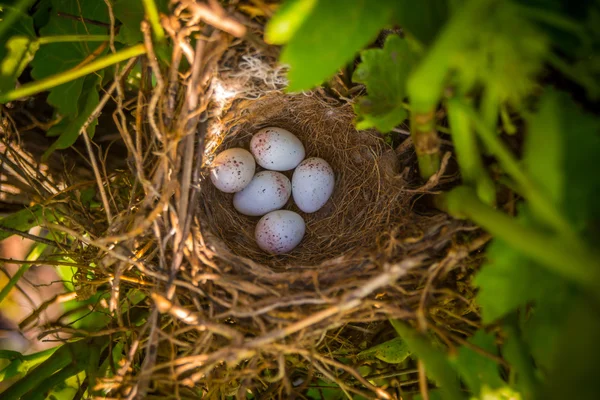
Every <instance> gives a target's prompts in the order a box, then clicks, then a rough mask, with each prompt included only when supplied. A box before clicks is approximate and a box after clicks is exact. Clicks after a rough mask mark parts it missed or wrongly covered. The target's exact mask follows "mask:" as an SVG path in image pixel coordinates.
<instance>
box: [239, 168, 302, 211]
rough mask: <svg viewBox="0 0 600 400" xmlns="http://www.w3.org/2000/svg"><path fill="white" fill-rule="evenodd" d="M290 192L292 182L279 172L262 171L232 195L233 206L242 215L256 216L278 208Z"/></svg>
mask: <svg viewBox="0 0 600 400" xmlns="http://www.w3.org/2000/svg"><path fill="white" fill-rule="evenodd" d="M291 194H292V184H291V183H290V180H289V179H288V178H287V176H285V175H283V174H282V173H280V172H274V171H262V172H259V173H258V174H256V175H254V178H252V181H251V182H250V184H249V185H248V186H246V187H245V188H244V189H243V190H241V191H239V192H237V193H236V194H235V195H234V196H233V206H234V207H235V209H236V210H238V211H239V212H241V213H242V214H244V215H250V216H258V215H265V214H266V213H268V212H271V211H275V210H279V209H280V208H281V207H283V206H284V205H285V203H287V201H288V199H289V198H290V196H291Z"/></svg>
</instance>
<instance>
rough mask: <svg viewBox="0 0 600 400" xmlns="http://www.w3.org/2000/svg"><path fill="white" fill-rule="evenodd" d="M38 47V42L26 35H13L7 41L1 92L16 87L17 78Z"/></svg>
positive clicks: (1, 65) (0, 76) (0, 71)
mask: <svg viewBox="0 0 600 400" xmlns="http://www.w3.org/2000/svg"><path fill="white" fill-rule="evenodd" d="M38 48H39V44H38V43H37V42H35V41H32V40H31V39H30V38H28V37H25V36H13V37H11V38H10V39H9V40H8V41H7V42H6V49H7V50H8V54H7V55H6V56H5V57H4V59H3V60H2V61H1V64H0V92H3V91H8V90H11V89H14V87H15V82H16V81H17V78H18V77H19V76H20V75H21V73H22V72H23V70H24V69H25V67H26V66H27V64H29V62H30V61H31V60H33V56H34V55H35V52H36V51H37V50H38Z"/></svg>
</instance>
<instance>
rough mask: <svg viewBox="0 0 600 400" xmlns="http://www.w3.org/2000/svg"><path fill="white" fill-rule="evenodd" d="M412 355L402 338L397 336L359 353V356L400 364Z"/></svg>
mask: <svg viewBox="0 0 600 400" xmlns="http://www.w3.org/2000/svg"><path fill="white" fill-rule="evenodd" d="M409 355H410V349H409V348H408V345H407V344H406V342H404V340H402V338H399V337H396V338H393V339H392V340H388V341H387V342H384V343H381V344H378V345H376V346H373V347H371V348H368V349H366V350H364V351H361V352H360V353H358V358H359V359H361V358H373V357H375V358H377V359H379V360H381V361H384V362H386V363H389V364H399V363H401V362H403V361H404V360H406V358H407V357H408V356H409Z"/></svg>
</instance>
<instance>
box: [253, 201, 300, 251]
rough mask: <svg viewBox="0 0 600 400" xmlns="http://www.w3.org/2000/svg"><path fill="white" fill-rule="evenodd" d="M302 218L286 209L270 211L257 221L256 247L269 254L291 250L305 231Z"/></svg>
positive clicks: (255, 232)
mask: <svg viewBox="0 0 600 400" xmlns="http://www.w3.org/2000/svg"><path fill="white" fill-rule="evenodd" d="M305 229H306V227H305V225H304V220H303V219H302V217H301V216H300V215H298V214H296V213H295V212H293V211H288V210H278V211H271V212H270V213H268V214H267V215H265V216H264V217H262V218H261V219H260V221H258V224H257V225H256V230H255V231H254V237H255V238H256V243H257V244H258V247H260V248H261V249H263V250H264V251H266V252H268V253H271V254H283V253H288V252H290V251H292V250H293V249H294V248H295V247H296V246H298V244H299V243H300V241H301V240H302V238H303V237H304V232H305Z"/></svg>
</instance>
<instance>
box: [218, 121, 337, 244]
mask: <svg viewBox="0 0 600 400" xmlns="http://www.w3.org/2000/svg"><path fill="white" fill-rule="evenodd" d="M250 152H251V153H252V154H250V153H249V152H248V151H247V150H244V149H241V148H232V149H228V150H225V151H223V152H222V153H220V154H219V155H218V156H217V157H216V158H215V160H214V162H213V165H212V167H211V175H210V176H211V180H212V182H213V184H214V185H215V187H216V188H217V189H219V190H221V191H223V192H225V193H235V195H234V196H233V206H234V207H235V209H236V210H237V211H238V212H240V213H241V214H244V215H249V216H263V217H262V218H261V219H260V221H258V224H257V225H256V230H255V239H256V243H257V244H258V246H259V247H260V248H261V249H262V250H264V251H266V252H268V253H271V254H283V253H288V252H290V251H292V250H293V249H294V248H295V247H296V246H297V245H298V244H299V243H300V242H301V241H302V238H303V236H304V233H305V229H306V227H305V224H304V219H303V218H302V217H301V216H300V215H299V214H297V213H295V212H293V211H288V210H280V209H281V208H282V207H284V206H285V205H286V203H287V202H288V200H289V198H290V196H292V197H293V199H294V202H295V203H296V205H297V206H298V208H299V209H300V210H301V211H303V212H305V213H313V212H316V211H318V210H319V209H320V208H321V207H323V206H324V205H325V203H327V201H328V200H329V198H330V197H331V194H332V193H333V187H334V184H335V176H334V173H333V169H332V168H331V166H330V165H329V164H328V163H327V161H325V160H323V159H322V158H318V157H311V158H307V159H306V160H304V157H305V155H306V152H305V150H304V146H303V145H302V142H300V140H299V139H298V138H297V137H296V136H295V135H294V134H292V133H291V132H289V131H287V130H285V129H282V128H276V127H267V128H263V129H261V130H260V131H258V132H257V133H256V134H255V135H254V136H253V137H252V139H251V141H250ZM303 160H304V161H303ZM255 163H257V164H258V165H260V166H261V167H263V168H265V169H267V170H268V171H262V172H259V173H257V174H256V175H254V172H255V168H256V165H255ZM294 168H295V171H294V173H293V176H292V181H291V182H290V180H289V179H288V178H287V177H286V176H285V175H283V174H281V173H280V172H276V171H289V170H292V169H294Z"/></svg>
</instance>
